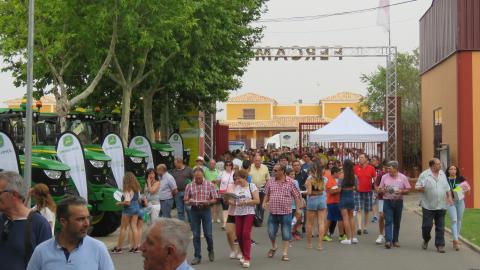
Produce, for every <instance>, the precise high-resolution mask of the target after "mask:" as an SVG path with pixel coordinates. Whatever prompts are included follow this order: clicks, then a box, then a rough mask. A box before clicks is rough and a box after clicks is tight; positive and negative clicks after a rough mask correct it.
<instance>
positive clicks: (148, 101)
mask: <svg viewBox="0 0 480 270" xmlns="http://www.w3.org/2000/svg"><path fill="white" fill-rule="evenodd" d="M154 95H155V91H147V92H146V93H145V94H144V96H143V121H144V124H145V134H146V136H147V138H148V139H149V140H150V141H151V142H154V141H155V129H154V126H153V113H152V109H153V96H154Z"/></svg>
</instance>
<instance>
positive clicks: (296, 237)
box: [292, 233, 302, 241]
mask: <svg viewBox="0 0 480 270" xmlns="http://www.w3.org/2000/svg"><path fill="white" fill-rule="evenodd" d="M292 236H293V239H295V240H297V241H298V240H301V239H302V238H301V237H300V235H298V233H292Z"/></svg>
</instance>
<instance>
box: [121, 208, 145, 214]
mask: <svg viewBox="0 0 480 270" xmlns="http://www.w3.org/2000/svg"><path fill="white" fill-rule="evenodd" d="M140 212H141V209H140V208H138V207H126V208H124V209H123V211H122V214H124V215H127V216H135V215H137V216H139V215H141V213H140Z"/></svg>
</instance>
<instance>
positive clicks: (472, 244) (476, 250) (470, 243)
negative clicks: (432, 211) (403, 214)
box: [407, 208, 480, 253]
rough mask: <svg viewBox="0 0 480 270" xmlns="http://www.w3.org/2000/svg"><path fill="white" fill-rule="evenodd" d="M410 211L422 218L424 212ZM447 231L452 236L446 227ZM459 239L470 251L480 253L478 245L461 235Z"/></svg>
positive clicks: (409, 209)
mask: <svg viewBox="0 0 480 270" xmlns="http://www.w3.org/2000/svg"><path fill="white" fill-rule="evenodd" d="M407 210H408V211H410V212H414V213H415V214H417V215H419V216H422V212H420V211H419V210H417V209H412V208H407ZM445 231H446V232H448V233H449V234H450V235H451V234H452V231H451V230H450V229H449V228H447V227H445ZM458 239H459V240H460V241H461V242H462V243H464V244H465V245H466V246H468V247H469V248H470V249H472V250H473V251H475V252H477V253H480V247H479V246H477V245H476V244H474V243H472V242H470V241H468V240H467V239H465V238H464V237H463V236H461V235H459V236H458Z"/></svg>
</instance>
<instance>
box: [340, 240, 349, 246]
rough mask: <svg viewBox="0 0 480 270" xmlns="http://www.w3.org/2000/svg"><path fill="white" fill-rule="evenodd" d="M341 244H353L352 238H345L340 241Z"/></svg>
mask: <svg viewBox="0 0 480 270" xmlns="http://www.w3.org/2000/svg"><path fill="white" fill-rule="evenodd" d="M340 244H344V245H351V244H352V240H350V239H344V240H342V241H340Z"/></svg>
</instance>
